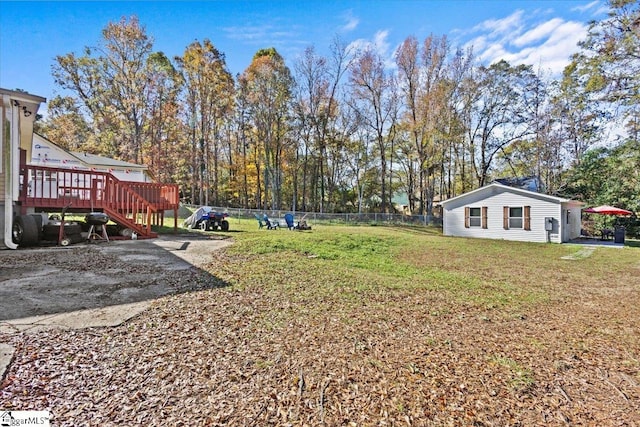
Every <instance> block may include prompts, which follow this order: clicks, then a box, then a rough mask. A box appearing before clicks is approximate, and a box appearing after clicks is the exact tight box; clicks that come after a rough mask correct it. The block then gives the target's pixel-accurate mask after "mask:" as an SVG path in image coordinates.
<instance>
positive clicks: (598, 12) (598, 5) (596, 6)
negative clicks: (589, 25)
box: [571, 0, 609, 17]
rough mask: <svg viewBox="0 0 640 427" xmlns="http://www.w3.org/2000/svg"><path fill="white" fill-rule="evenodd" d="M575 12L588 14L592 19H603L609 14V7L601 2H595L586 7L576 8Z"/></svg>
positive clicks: (596, 0)
mask: <svg viewBox="0 0 640 427" xmlns="http://www.w3.org/2000/svg"><path fill="white" fill-rule="evenodd" d="M571 10H572V11H573V12H580V13H587V12H589V15H590V16H592V17H601V16H603V15H606V14H607V13H608V12H609V6H608V5H607V4H606V3H604V2H602V1H601V0H595V1H592V2H590V3H587V4H585V5H581V6H576V7H574V8H573V9H571Z"/></svg>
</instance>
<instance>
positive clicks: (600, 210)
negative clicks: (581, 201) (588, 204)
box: [583, 205, 633, 215]
mask: <svg viewBox="0 0 640 427" xmlns="http://www.w3.org/2000/svg"><path fill="white" fill-rule="evenodd" d="M583 212H585V213H595V214H600V215H631V214H632V213H633V212H631V211H628V210H626V209H620V208H616V207H615V206H609V205H602V206H596V207H595V208H587V209H585V210H584V211H583Z"/></svg>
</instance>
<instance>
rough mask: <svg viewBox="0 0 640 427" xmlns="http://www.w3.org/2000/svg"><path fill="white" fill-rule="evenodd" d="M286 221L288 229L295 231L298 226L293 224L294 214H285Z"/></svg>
mask: <svg viewBox="0 0 640 427" xmlns="http://www.w3.org/2000/svg"><path fill="white" fill-rule="evenodd" d="M284 221H285V222H286V223H287V228H288V229H289V230H293V229H294V228H296V225H295V224H294V223H293V214H290V213H288V214H285V216H284Z"/></svg>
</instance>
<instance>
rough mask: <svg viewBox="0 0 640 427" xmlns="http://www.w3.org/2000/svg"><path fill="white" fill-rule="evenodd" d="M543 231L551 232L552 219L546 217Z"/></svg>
mask: <svg viewBox="0 0 640 427" xmlns="http://www.w3.org/2000/svg"><path fill="white" fill-rule="evenodd" d="M544 229H545V231H553V218H551V217H546V218H545V219H544Z"/></svg>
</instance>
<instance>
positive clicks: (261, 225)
mask: <svg viewBox="0 0 640 427" xmlns="http://www.w3.org/2000/svg"><path fill="white" fill-rule="evenodd" d="M253 216H255V217H256V219H257V220H258V228H262V227H264V222H262V219H261V218H260V216H259V215H258V214H254V215H253Z"/></svg>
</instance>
